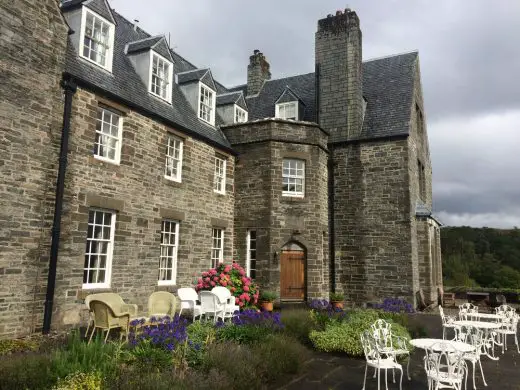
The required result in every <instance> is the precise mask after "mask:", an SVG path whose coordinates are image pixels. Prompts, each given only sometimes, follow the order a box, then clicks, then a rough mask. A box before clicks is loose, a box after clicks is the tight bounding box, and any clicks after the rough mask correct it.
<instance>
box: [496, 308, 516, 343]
mask: <svg viewBox="0 0 520 390" xmlns="http://www.w3.org/2000/svg"><path fill="white" fill-rule="evenodd" d="M501 316H502V319H501V324H502V326H501V327H500V328H499V329H497V330H496V333H497V334H498V335H499V336H500V343H498V344H499V345H501V346H502V353H504V350H505V351H507V336H514V337H515V344H516V349H517V350H518V353H520V347H519V346H518V319H519V317H518V314H516V312H515V311H514V309H513V311H511V310H510V311H505V312H503V314H501Z"/></svg>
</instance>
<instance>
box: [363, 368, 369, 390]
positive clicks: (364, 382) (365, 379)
mask: <svg viewBox="0 0 520 390" xmlns="http://www.w3.org/2000/svg"><path fill="white" fill-rule="evenodd" d="M367 371H368V363H366V364H365V377H364V378H363V388H362V389H361V390H365V384H366V382H367Z"/></svg>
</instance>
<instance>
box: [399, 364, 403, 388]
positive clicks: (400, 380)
mask: <svg viewBox="0 0 520 390" xmlns="http://www.w3.org/2000/svg"><path fill="white" fill-rule="evenodd" d="M400 371H401V379H399V390H403V370H402V369H401V370H400Z"/></svg>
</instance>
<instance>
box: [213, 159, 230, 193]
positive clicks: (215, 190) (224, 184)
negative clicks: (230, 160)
mask: <svg viewBox="0 0 520 390" xmlns="http://www.w3.org/2000/svg"><path fill="white" fill-rule="evenodd" d="M217 160H220V161H223V163H224V164H223V167H222V169H223V174H222V189H221V190H220V191H219V190H217V189H215V183H216V181H217ZM226 170H227V160H226V159H225V158H220V157H218V156H215V160H214V166H213V192H215V193H217V194H222V195H225V194H226Z"/></svg>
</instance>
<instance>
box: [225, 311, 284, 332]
mask: <svg viewBox="0 0 520 390" xmlns="http://www.w3.org/2000/svg"><path fill="white" fill-rule="evenodd" d="M232 322H233V324H234V325H236V326H242V325H253V326H261V327H264V328H271V329H273V330H279V329H282V328H283V327H284V325H283V324H282V320H281V317H280V313H279V312H274V313H273V312H268V311H261V312H258V311H256V310H252V309H250V310H244V311H242V312H240V313H238V314H237V315H235V316H234V317H233V319H232Z"/></svg>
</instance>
